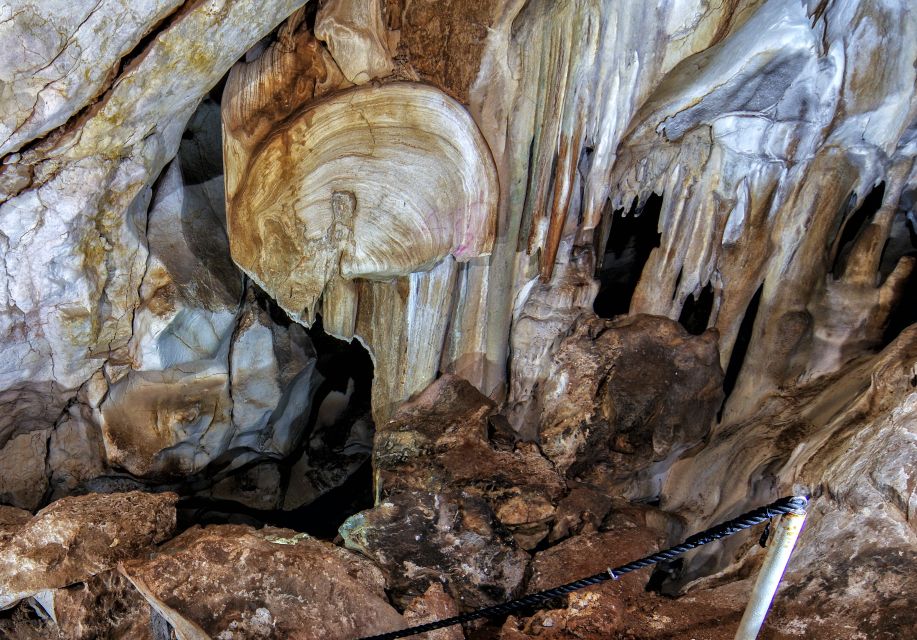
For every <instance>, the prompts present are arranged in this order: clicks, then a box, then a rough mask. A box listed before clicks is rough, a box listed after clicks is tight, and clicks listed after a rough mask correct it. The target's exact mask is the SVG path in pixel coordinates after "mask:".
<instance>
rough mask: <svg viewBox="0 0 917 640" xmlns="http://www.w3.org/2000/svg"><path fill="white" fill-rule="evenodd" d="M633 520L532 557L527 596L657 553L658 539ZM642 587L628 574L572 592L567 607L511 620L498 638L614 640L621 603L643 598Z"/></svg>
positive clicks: (641, 580)
mask: <svg viewBox="0 0 917 640" xmlns="http://www.w3.org/2000/svg"><path fill="white" fill-rule="evenodd" d="M634 520H638V521H639V517H638V518H633V519H630V518H625V517H619V518H617V520H616V522H615V523H614V524H613V526H612V527H611V528H609V529H608V530H606V531H603V532H601V533H598V532H596V533H589V534H583V535H578V536H574V537H572V538H569V539H568V540H565V541H564V542H561V543H560V544H558V545H557V546H554V547H551V548H550V549H547V550H546V551H542V552H540V553H538V554H536V556H535V558H534V560H533V562H532V577H531V578H530V579H529V582H528V587H527V591H528V592H529V593H532V592H535V591H541V590H543V589H549V588H551V587H556V586H557V585H560V584H564V583H567V582H570V581H572V580H576V579H578V578H584V577H586V576H590V575H593V574H596V573H598V572H600V571H602V570H603V569H607V568H608V567H609V566H616V565H619V564H624V563H625V562H629V561H631V560H634V559H636V558H640V557H642V556H645V555H647V554H649V553H652V552H653V551H656V550H657V549H658V548H659V547H658V536H657V534H656V533H655V532H653V531H651V530H649V529H647V528H646V526H645V525H643V524H642V523H641V524H638V523H637V522H635V521H634ZM645 583H646V576H645V575H643V576H641V575H639V574H638V575H633V574H630V575H625V576H623V577H621V578H620V579H619V580H617V581H614V582H606V583H604V584H601V585H597V586H595V587H589V588H587V589H583V590H581V591H577V592H575V593H572V594H570V595H568V596H567V603H566V607H563V608H555V607H548V608H546V609H545V610H544V611H540V612H538V613H537V614H536V615H534V616H532V617H531V618H528V619H519V618H516V617H514V616H510V618H509V619H508V620H507V621H506V624H505V625H504V627H503V629H502V631H501V634H500V637H501V638H502V639H504V640H521V639H523V638H531V637H537V638H546V639H547V638H552V639H557V640H560V639H565V640H566V639H571V640H572V639H574V638H600V637H605V638H610V637H617V635H616V632H618V631H619V630H620V629H621V627H622V626H623V622H624V620H623V619H624V617H625V616H626V612H625V607H626V602H625V601H626V599H629V598H633V597H634V596H636V595H638V594H639V595H642V594H643V591H644V588H643V587H644V584H645Z"/></svg>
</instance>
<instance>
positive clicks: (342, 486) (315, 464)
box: [179, 291, 374, 540]
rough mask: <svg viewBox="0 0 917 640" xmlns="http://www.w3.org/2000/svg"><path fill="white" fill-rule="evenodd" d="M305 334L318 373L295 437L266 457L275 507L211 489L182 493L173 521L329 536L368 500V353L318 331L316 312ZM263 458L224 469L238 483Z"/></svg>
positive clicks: (282, 317) (283, 320)
mask: <svg viewBox="0 0 917 640" xmlns="http://www.w3.org/2000/svg"><path fill="white" fill-rule="evenodd" d="M257 300H258V303H259V306H261V307H262V308H263V309H264V310H265V311H267V312H268V313H269V314H270V316H271V319H272V320H273V321H274V322H275V323H277V324H278V325H280V326H289V325H291V324H292V321H291V320H290V319H289V317H288V316H287V315H286V313H284V311H283V310H282V309H280V308H279V307H278V306H277V305H276V303H274V301H273V300H271V299H270V298H269V297H268V296H267V295H265V294H263V293H261V292H260V291H259V292H258V295H257ZM307 334H308V336H309V338H310V340H311V342H312V346H313V347H314V349H315V355H316V369H317V371H318V373H319V374H320V375H321V377H322V381H321V383H320V384H319V386H318V388H317V389H316V391H315V394H314V396H313V401H312V404H311V407H310V411H309V415H308V417H307V418H304V422H305V425H304V427H303V432H302V436H301V439H300V442H299V445H298V446H297V447H296V448H295V449H294V450H293V451H292V453H291V454H290V455H289V456H287V457H286V458H284V459H282V460H276V461H268V462H267V464H273V465H276V467H277V471H278V473H277V477H278V481H279V483H280V487H281V488H282V499H281V503H280V504H279V505H278V508H273V509H260V508H257V507H254V506H251V505H248V504H245V503H244V502H242V501H241V500H239V499H237V498H235V497H234V496H233V495H231V494H229V495H227V494H226V493H223V494H221V495H220V496H219V497H213V496H208V495H206V494H203V493H200V494H198V495H188V496H186V497H184V498H183V499H182V501H181V503H180V510H179V514H180V515H179V517H180V522H179V525H180V528H186V527H188V526H191V525H194V524H202V525H205V524H221V523H241V524H249V525H252V526H256V527H260V526H264V525H271V526H278V527H285V528H289V529H294V530H296V531H301V532H305V533H308V534H309V535H312V536H315V537H318V538H323V539H328V540H330V539H333V538H334V537H335V536H336V535H337V529H338V527H339V526H340V525H341V524H342V523H343V522H344V520H346V519H347V518H348V517H350V516H351V515H353V514H355V513H357V512H359V511H362V510H364V509H369V508H371V507H372V506H373V499H374V496H373V481H372V464H371V460H370V457H371V453H372V438H373V433H374V428H373V423H372V414H371V390H372V380H373V363H372V358H371V357H370V355H369V353H368V352H367V350H366V349H365V348H364V347H363V345H362V344H361V343H360V342H359V340H356V339H354V340H353V341H351V342H347V341H344V340H339V339H337V338H335V337H334V336H331V335H330V334H327V333H325V331H324V327H323V324H322V319H321V316H318V317H317V318H316V321H315V323H313V325H312V327H311V328H310V329H309V330H308V331H307ZM263 464H265V461H264V460H257V461H254V462H252V463H250V464H248V465H246V466H243V467H242V468H239V469H236V470H234V471H233V472H232V474H231V475H232V476H234V477H236V478H238V480H237V482H236V484H237V485H238V486H240V487H242V488H243V489H246V487H245V482H246V474H250V473H253V472H254V471H256V470H257V469H258V467H259V465H263ZM251 489H254V490H257V486H253V487H251Z"/></svg>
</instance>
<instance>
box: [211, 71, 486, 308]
mask: <svg viewBox="0 0 917 640" xmlns="http://www.w3.org/2000/svg"><path fill="white" fill-rule="evenodd" d="M266 81H267V80H266ZM227 135H229V136H232V135H233V131H232V130H227ZM227 144H228V145H230V147H229V148H233V147H232V145H233V144H234V143H232V142H229V143H227ZM227 157H228V162H233V163H236V162H238V163H240V165H238V166H241V167H244V168H245V169H244V171H240V169H238V168H235V167H232V168H228V169H227V171H228V172H232V173H240V174H241V175H240V178H239V182H238V185H237V186H236V188H232V187H230V189H229V190H228V192H227V199H228V203H229V207H228V210H227V219H228V223H229V236H230V242H231V249H232V255H233V259H234V260H235V261H236V263H237V264H239V265H240V266H241V267H242V268H243V269H244V270H245V271H246V272H247V273H248V274H249V275H251V276H252V277H253V278H254V279H255V280H256V281H257V282H258V283H259V284H260V285H261V286H262V287H263V288H264V289H265V290H266V291H268V292H269V293H271V294H273V295H274V296H275V297H276V298H277V300H278V302H279V304H280V306H281V307H283V308H284V309H285V310H287V312H288V313H289V314H290V315H291V316H292V317H294V318H297V319H302V320H303V321H305V322H306V323H311V322H312V320H313V319H314V313H315V310H316V303H317V301H318V298H319V296H321V294H322V292H323V291H324V289H325V286H326V285H327V284H328V282H329V280H331V279H332V278H333V277H334V276H336V275H338V274H340V275H341V276H343V277H344V278H345V279H354V278H368V279H384V278H389V277H392V276H398V275H408V274H410V273H412V272H414V271H425V270H427V269H429V268H430V267H432V266H433V265H435V264H436V263H437V262H439V261H440V260H442V259H443V258H444V257H446V256H447V255H453V256H454V257H455V258H457V259H459V260H468V259H470V258H472V257H475V256H480V255H486V254H487V253H488V252H489V251H490V248H491V245H492V242H493V226H494V223H495V200H496V196H497V181H496V175H495V173H494V169H493V161H492V160H491V158H490V155H489V151H488V149H487V145H486V144H485V143H484V141H483V140H482V139H481V137H480V133H479V132H478V130H477V128H476V127H475V125H474V122H473V121H472V120H471V118H470V117H469V116H468V114H467V112H465V111H464V109H462V107H461V106H460V105H458V104H457V103H455V102H454V101H452V100H451V99H450V98H449V97H448V96H446V95H444V94H442V93H441V92H439V91H437V90H435V89H433V88H431V87H426V86H424V85H412V84H408V83H392V84H386V85H382V86H380V87H367V88H356V89H351V90H348V91H346V92H343V93H340V94H335V95H333V96H330V97H328V98H326V99H325V100H322V101H319V102H317V103H315V104H314V105H311V106H307V107H306V108H304V109H303V110H302V111H301V112H300V113H297V114H296V116H295V118H294V120H293V121H292V122H291V123H289V124H287V125H285V126H284V127H283V128H282V129H280V130H278V131H277V132H276V133H272V134H271V135H269V136H268V137H267V138H266V139H264V140H263V141H262V142H261V144H260V146H259V147H258V149H257V151H256V152H254V153H252V155H251V156H250V157H246V156H242V157H237V156H236V155H235V154H232V153H229V154H227ZM290 158H295V159H296V161H295V162H290V161H289V159H290ZM304 255H309V256H310V259H309V260H308V261H303V260H302V256H304Z"/></svg>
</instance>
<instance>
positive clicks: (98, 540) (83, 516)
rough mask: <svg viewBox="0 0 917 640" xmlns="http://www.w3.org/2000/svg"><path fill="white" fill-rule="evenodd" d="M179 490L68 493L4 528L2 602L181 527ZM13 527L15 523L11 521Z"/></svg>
mask: <svg viewBox="0 0 917 640" xmlns="http://www.w3.org/2000/svg"><path fill="white" fill-rule="evenodd" d="M176 499H177V496H176V495H175V494H169V493H161V494H148V493H141V492H131V493H113V494H108V495H102V494H89V495H85V496H75V497H70V498H63V499H61V500H59V501H57V502H55V503H53V504H52V505H50V506H49V507H47V508H45V509H43V510H42V511H39V512H38V513H37V514H36V515H35V516H34V517H33V518H31V519H30V520H28V521H27V522H24V523H22V524H20V525H18V526H16V528H11V529H8V530H7V532H6V533H5V534H4V538H5V541H4V544H3V546H2V548H0V607H2V608H7V607H9V606H11V605H13V604H15V603H17V602H18V601H19V600H22V599H23V598H27V597H30V596H34V595H35V594H37V593H39V592H41V591H45V590H48V589H57V588H60V587H66V586H68V585H71V584H74V583H78V582H83V581H85V580H87V579H89V578H91V577H92V576H94V575H97V574H99V573H102V572H104V571H106V570H109V569H112V568H113V567H115V566H116V565H117V564H118V563H119V562H120V561H122V560H125V559H127V558H131V557H133V556H135V555H137V554H139V553H141V552H142V551H143V550H145V549H147V548H148V547H151V546H152V545H155V544H157V543H159V542H162V541H164V540H167V539H168V538H170V537H171V536H172V534H173V533H174V531H175V501H176ZM5 526H6V527H10V525H5Z"/></svg>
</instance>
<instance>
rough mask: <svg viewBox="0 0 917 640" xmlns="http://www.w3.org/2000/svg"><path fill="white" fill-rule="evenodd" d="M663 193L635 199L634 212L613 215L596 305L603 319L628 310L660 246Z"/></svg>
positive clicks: (599, 277) (617, 212)
mask: <svg viewBox="0 0 917 640" xmlns="http://www.w3.org/2000/svg"><path fill="white" fill-rule="evenodd" d="M661 211H662V196H660V195H657V194H655V193H651V194H650V196H649V197H648V198H647V199H646V202H645V203H642V204H641V203H640V200H639V198H634V201H633V204H632V205H631V207H630V211H628V212H627V214H626V215H625V213H624V209H618V210H616V211H615V212H614V213H613V214H612V221H611V229H610V230H609V232H608V238H607V242H606V243H605V251H604V255H603V256H601V261H600V263H599V266H598V268H597V269H596V274H595V275H596V278H598V280H599V293H598V295H597V296H596V297H595V302H594V303H593V305H592V308H593V310H594V311H595V313H596V315H598V316H599V317H600V318H612V317H614V316H616V315H621V314H624V313H627V312H628V310H629V309H630V302H631V299H632V298H633V296H634V291H635V290H636V289H637V283H638V282H639V281H640V275H641V274H642V273H643V267H644V266H645V265H646V261H647V260H648V259H649V257H650V253H651V252H652V250H653V249H654V248H656V247H658V246H659V242H660V240H661V238H662V235H661V234H660V233H659V231H658V227H659V214H660V212H661Z"/></svg>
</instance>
